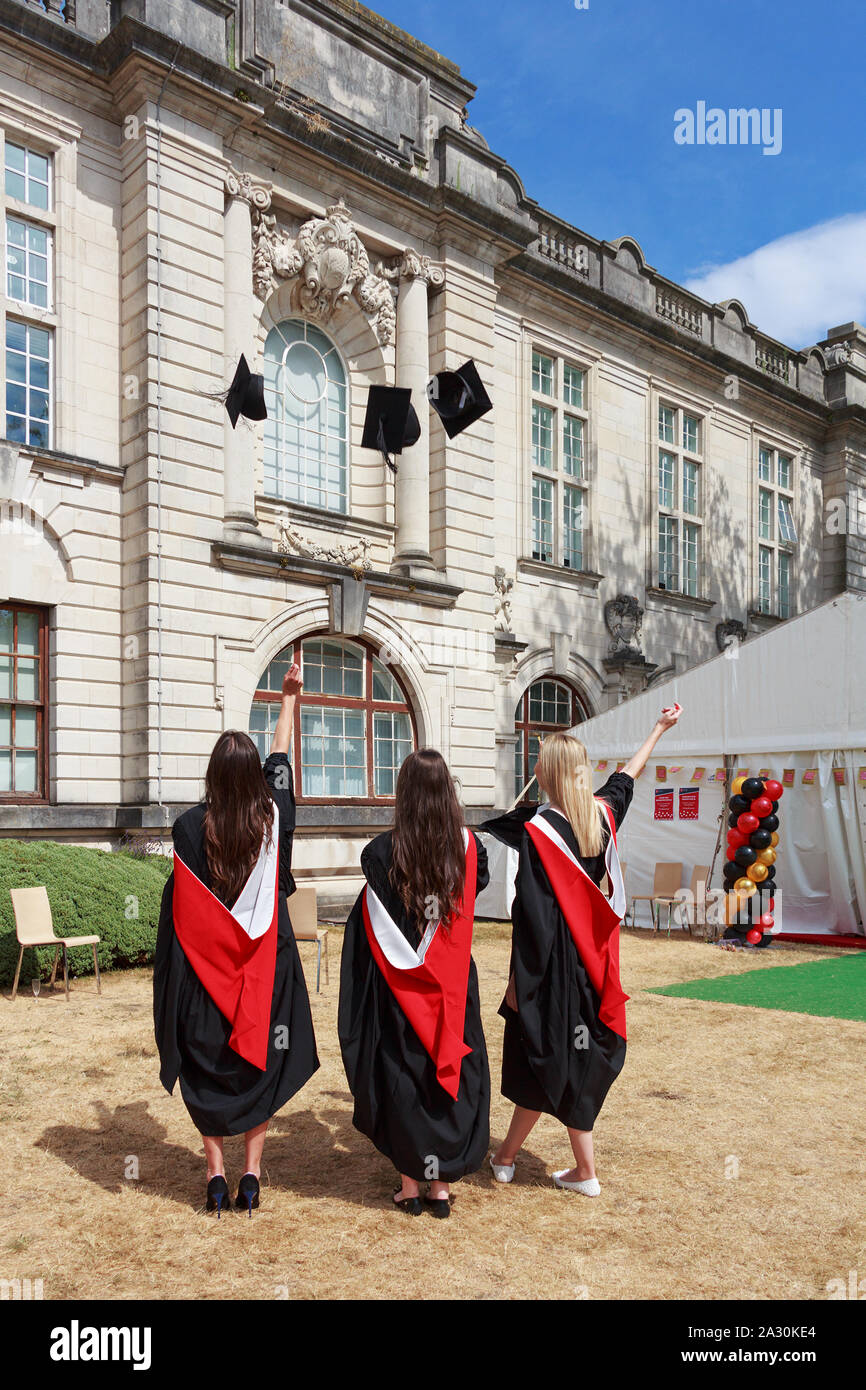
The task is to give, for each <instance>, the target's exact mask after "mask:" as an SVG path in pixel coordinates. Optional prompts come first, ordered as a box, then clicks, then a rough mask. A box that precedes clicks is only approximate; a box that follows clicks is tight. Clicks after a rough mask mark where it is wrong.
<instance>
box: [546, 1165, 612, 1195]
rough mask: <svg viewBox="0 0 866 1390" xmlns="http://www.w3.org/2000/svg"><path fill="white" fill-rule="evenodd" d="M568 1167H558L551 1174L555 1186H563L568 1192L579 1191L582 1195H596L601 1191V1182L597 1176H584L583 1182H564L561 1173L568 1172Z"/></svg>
mask: <svg viewBox="0 0 866 1390" xmlns="http://www.w3.org/2000/svg"><path fill="white" fill-rule="evenodd" d="M570 1171H571V1170H570V1169H569V1168H560V1170H559V1172H558V1173H554V1174H553V1181H554V1183H555V1185H556V1186H557V1187H564V1188H566V1189H567V1190H568V1191H569V1192H581V1193H583V1195H584V1197H597V1196H598V1195H599V1193H600V1192H601V1183H600V1182H599V1180H598V1178H584V1180H583V1182H566V1181H565V1180H564V1178H563V1173H568V1172H570Z"/></svg>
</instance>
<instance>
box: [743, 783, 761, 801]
mask: <svg viewBox="0 0 866 1390" xmlns="http://www.w3.org/2000/svg"><path fill="white" fill-rule="evenodd" d="M763 794H764V784H763V782H762V781H761V779H760V777H747V778H746V780H745V782H744V783H743V785H742V786H741V787H740V796H744V797H745V798H746V800H747V801H754V799H755V797H756V796H763Z"/></svg>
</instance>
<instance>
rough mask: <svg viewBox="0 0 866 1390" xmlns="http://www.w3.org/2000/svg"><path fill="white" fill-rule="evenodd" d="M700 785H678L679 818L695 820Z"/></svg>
mask: <svg viewBox="0 0 866 1390" xmlns="http://www.w3.org/2000/svg"><path fill="white" fill-rule="evenodd" d="M699 796H700V787H680V820H697V818H698V797H699Z"/></svg>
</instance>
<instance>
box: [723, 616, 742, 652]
mask: <svg viewBox="0 0 866 1390" xmlns="http://www.w3.org/2000/svg"><path fill="white" fill-rule="evenodd" d="M745 640H746V629H745V626H744V624H743V623H741V622H740V620H739V618H725V621H724V622H723V623H716V646H717V647H718V649H719V651H720V652H724V651H727V649H728V647H730V646H732V645H734V644H736V645H739V643H740V642H745Z"/></svg>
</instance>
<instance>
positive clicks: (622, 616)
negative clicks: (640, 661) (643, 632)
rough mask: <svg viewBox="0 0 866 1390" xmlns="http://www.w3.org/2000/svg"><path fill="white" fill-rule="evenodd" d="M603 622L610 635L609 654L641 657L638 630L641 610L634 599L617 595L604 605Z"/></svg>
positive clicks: (641, 620)
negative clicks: (621, 653)
mask: <svg viewBox="0 0 866 1390" xmlns="http://www.w3.org/2000/svg"><path fill="white" fill-rule="evenodd" d="M604 622H605V626H606V628H607V630H608V632H609V633H610V636H611V643H610V654H611V656H615V655H617V654H619V653H620V652H634V653H635V655H637V656H639V655H641V650H640V628H641V623H642V622H643V609H642V608H641V606H640V604H639V603H638V601H637V599H636V598H633V597H631V596H630V595H629V594H617V596H616V598H612V599H609V600H608V602H607V603H606V604H605V605H604Z"/></svg>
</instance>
